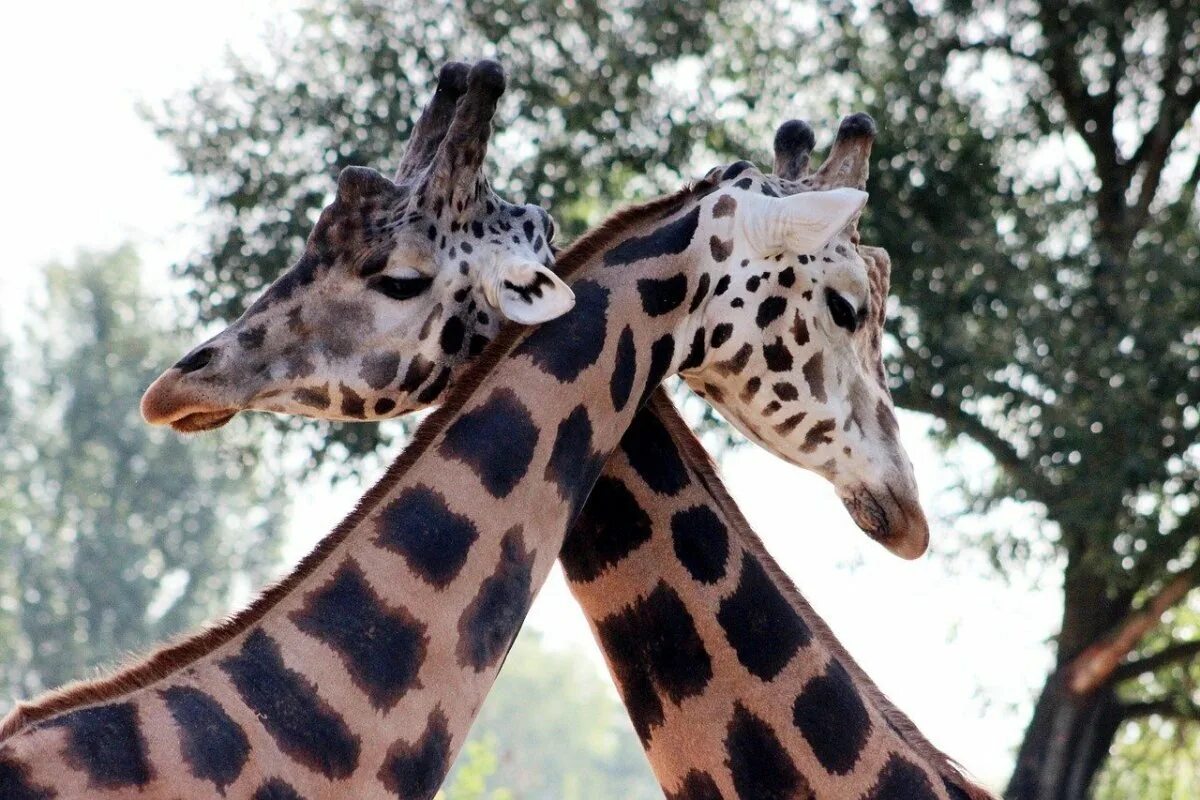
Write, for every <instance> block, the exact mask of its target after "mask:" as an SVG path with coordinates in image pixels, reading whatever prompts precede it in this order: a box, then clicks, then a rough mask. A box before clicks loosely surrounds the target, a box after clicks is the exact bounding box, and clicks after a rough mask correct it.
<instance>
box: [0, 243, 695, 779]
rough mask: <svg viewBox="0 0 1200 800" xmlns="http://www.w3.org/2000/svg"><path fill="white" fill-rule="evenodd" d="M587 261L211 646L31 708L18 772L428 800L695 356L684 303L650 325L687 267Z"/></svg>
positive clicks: (10, 726)
mask: <svg viewBox="0 0 1200 800" xmlns="http://www.w3.org/2000/svg"><path fill="white" fill-rule="evenodd" d="M647 224H661V220H649V221H647ZM630 227H631V228H633V230H632V231H630V235H631V236H632V234H633V233H634V232H636V231H637V230H639V228H638V227H637V226H636V225H632V226H630ZM599 249H600V248H597V252H596V253H594V254H593V255H598V254H599V253H598V251H599ZM594 260H595V259H594V258H591V259H588V260H584V263H583V266H582V267H581V268H580V269H579V274H580V279H579V280H577V281H575V283H574V286H573V288H574V291H575V295H576V298H577V303H576V307H575V309H574V310H573V311H572V312H571V313H570V314H568V315H566V316H564V317H562V318H560V319H559V320H555V321H554V322H552V323H548V324H546V325H543V326H541V327H540V328H537V329H535V330H534V331H532V332H531V333H530V332H526V331H524V330H520V329H517V328H514V327H510V328H509V329H507V330H506V331H505V332H504V333H502V335H501V336H500V337H498V338H497V340H496V341H495V342H493V344H492V345H491V346H490V347H489V350H488V352H486V353H485V354H484V355H483V356H481V357H480V360H479V362H478V363H477V364H475V365H473V366H472V368H471V369H470V370H469V371H468V372H467V373H466V374H465V375H464V376H463V378H462V379H461V380H460V381H459V382H458V384H457V385H456V386H455V388H454V390H453V391H452V393H451V395H450V397H449V399H448V400H447V402H446V404H445V405H444V406H443V408H442V409H440V410H439V411H438V412H436V413H435V414H434V415H433V416H432V417H431V418H430V419H429V420H427V421H426V422H425V424H423V425H422V426H421V428H420V429H419V431H418V433H417V435H416V437H415V440H414V442H413V444H412V445H410V447H409V448H408V449H407V450H406V451H405V453H404V454H403V455H402V456H401V457H400V459H398V460H397V462H396V463H395V464H393V465H392V467H391V468H389V470H388V473H387V475H386V476H385V477H384V479H383V480H382V481H380V483H379V484H378V485H377V486H376V487H375V488H374V489H372V490H371V491H370V492H369V493H368V494H367V496H366V497H365V498H364V501H363V502H362V504H361V505H360V506H359V508H358V509H357V510H356V511H355V512H354V513H353V514H351V516H350V517H349V518H347V520H346V521H344V522H343V523H342V525H341V526H339V528H338V529H337V530H335V531H334V533H333V534H331V535H330V536H329V537H327V539H326V540H325V541H324V542H322V544H321V546H320V547H319V548H318V550H317V551H316V552H314V554H312V555H311V556H310V557H309V558H308V559H306V561H305V562H304V563H302V564H301V566H300V567H299V568H298V569H297V570H296V571H295V572H294V573H293V574H292V575H291V576H289V578H288V579H285V581H283V582H282V583H281V584H280V585H278V586H277V587H275V588H274V589H272V590H270V591H268V593H267V594H266V595H264V597H263V598H262V599H261V600H260V601H259V602H258V603H256V604H255V605H254V606H253V607H252V608H251V609H249V611H248V612H246V613H245V614H243V615H241V616H240V617H239V618H236V619H235V620H234V621H233V622H231V623H230V624H228V625H226V626H224V627H223V628H219V629H218V630H216V631H214V632H212V633H210V634H208V635H207V636H201V637H199V638H197V639H194V640H191V641H189V642H187V643H185V644H184V645H182V646H179V647H176V648H169V649H168V650H167V651H164V652H163V653H162V654H160V655H159V656H157V657H153V658H151V659H150V660H148V661H145V662H142V663H141V664H139V665H136V666H135V667H133V668H132V669H130V670H126V671H124V672H122V673H118V674H117V675H115V676H113V677H111V678H108V679H106V680H105V681H101V682H98V683H92V684H85V685H84V686H82V687H76V688H74V689H68V690H66V691H65V692H63V693H61V694H59V695H57V696H52V697H50V698H48V699H46V700H43V701H40V702H38V703H36V704H34V705H33V706H32V707H27V708H24V709H20V710H18V711H17V712H15V713H14V715H13V716H12V717H11V718H10V719H9V720H8V721H6V723H5V725H4V730H3V731H0V736H3V735H4V734H5V733H11V732H14V731H15V733H13V735H9V736H7V738H3V739H0V748H2V749H0V756H2V758H0V763H2V765H3V769H4V770H7V772H8V773H11V774H15V775H19V777H20V780H21V781H22V785H23V786H28V787H35V788H36V787H52V789H53V791H54V792H55V793H56V794H55V795H54V796H56V797H62V798H67V797H83V796H90V794H89V793H94V792H95V791H96V790H97V789H98V788H103V789H110V790H114V791H117V792H128V793H129V794H130V795H132V794H135V793H136V794H137V795H138V796H139V797H140V798H147V797H149V798H156V797H160V796H162V797H167V796H170V797H181V796H182V797H206V796H211V794H212V792H213V790H214V788H215V789H216V790H218V791H219V792H221V793H222V794H227V795H228V796H236V797H250V796H252V795H254V793H255V792H256V791H260V790H262V791H266V787H269V786H271V785H272V784H270V781H274V780H284V781H286V783H287V785H288V786H289V787H290V789H289V791H294V792H297V793H298V794H297V795H295V796H300V797H305V798H314V797H326V796H347V795H355V796H363V797H368V796H396V795H399V796H401V797H405V798H431V797H432V796H433V794H434V792H435V791H436V789H437V787H438V786H439V785H440V783H441V781H442V779H443V778H444V776H445V773H446V771H447V770H448V768H449V766H450V764H451V763H452V762H453V759H454V756H455V754H456V752H457V750H458V748H459V747H460V746H461V744H462V742H463V740H464V738H465V734H466V731H467V728H468V727H469V725H470V722H471V720H472V719H473V718H474V716H475V714H476V712H477V710H478V708H479V705H480V704H481V703H482V700H483V698H484V696H485V695H486V693H487V691H488V689H489V688H490V686H491V684H492V682H493V680H494V678H495V675H496V673H497V671H498V670H499V667H500V664H501V663H502V661H503V658H504V656H505V654H506V653H507V651H508V648H509V646H510V645H511V642H512V639H513V637H514V636H515V635H516V632H517V630H518V628H519V626H520V623H521V622H522V620H523V619H524V616H525V613H526V611H527V609H528V606H529V603H530V601H531V599H532V596H533V594H534V593H535V592H536V590H537V589H538V588H539V587H540V586H541V584H542V583H543V581H544V579H545V577H546V575H547V573H548V572H549V569H550V567H551V565H552V564H553V563H554V561H555V559H556V557H557V555H558V552H559V549H560V547H561V544H562V540H563V537H564V535H565V533H566V529H567V526H568V525H569V524H570V522H571V521H572V520H573V519H574V517H575V516H576V514H577V512H578V510H579V506H580V505H581V504H582V501H583V500H584V499H585V498H586V497H587V495H588V492H589V491H590V489H591V486H592V484H593V482H594V481H595V479H596V477H597V476H598V474H599V472H600V469H601V467H602V466H603V464H604V462H605V460H606V459H607V457H608V455H609V454H610V453H611V452H612V451H613V450H614V449H615V448H616V446H617V443H618V441H619V439H620V437H621V435H622V434H623V432H624V430H625V428H626V427H627V426H628V424H629V422H630V421H631V419H632V417H633V415H634V413H635V411H636V410H637V408H638V407H639V406H640V405H641V404H642V402H643V401H644V399H645V397H646V396H647V395H648V394H649V390H652V389H653V388H654V387H656V386H657V385H658V383H659V382H660V381H661V379H662V378H663V377H664V376H665V375H667V374H671V373H672V372H673V371H674V370H675V368H676V367H677V365H678V363H679V362H680V361H681V360H682V359H683V357H684V355H683V354H682V353H677V352H676V348H675V346H674V343H675V341H677V340H679V341H686V339H685V338H684V337H685V336H686V335H687V333H688V332H687V327H688V324H689V316H688V312H687V311H686V308H687V304H686V303H679V304H678V305H677V306H676V307H674V308H672V309H670V310H668V311H663V312H660V313H655V314H652V315H651V314H645V313H643V310H642V302H641V299H640V297H641V295H640V294H639V291H638V289H637V288H636V287H637V286H638V284H639V282H644V281H659V280H665V279H668V278H677V276H684V277H683V279H684V280H690V283H691V284H693V286H694V284H695V283H696V276H695V275H690V278H689V277H688V276H689V272H688V270H689V268H690V267H691V265H692V263H693V262H694V258H693V257H691V256H689V255H688V254H687V253H686V252H681V251H679V252H676V253H674V254H668V255H665V256H661V257H655V258H645V259H642V260H639V261H638V262H637V263H636V265H633V266H629V265H626V266H625V268H623V269H616V268H611V267H606V266H598V267H596V268H593V265H592V263H589V262H591V261H594ZM643 285H644V284H643ZM691 291H692V290H691V289H689V291H688V296H690V295H691ZM214 752H217V753H218V757H214V755H213V753H214ZM58 754H63V756H62V757H60V756H59V755H58ZM181 756H182V758H181ZM217 761H219V762H220V763H216V762H217ZM34 790H35V789H31V791H34ZM114 796H120V795H114ZM262 796H263V797H273V796H276V795H272V794H263V795H262ZM278 796H284V795H278Z"/></svg>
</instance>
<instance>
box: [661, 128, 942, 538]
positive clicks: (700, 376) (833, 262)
mask: <svg viewBox="0 0 1200 800" xmlns="http://www.w3.org/2000/svg"><path fill="white" fill-rule="evenodd" d="M874 136H875V125H874V122H873V121H872V120H871V118H870V117H869V116H867V115H866V114H855V115H853V116H850V117H847V118H846V119H845V120H843V121H842V124H841V126H840V127H839V130H838V134H837V137H836V139H835V141H834V144H833V147H832V149H831V151H830V153H829V155H828V156H827V157H826V159H825V161H824V163H823V164H822V165H821V168H820V169H819V170H817V171H816V172H815V173H812V174H810V173H809V171H808V164H809V156H810V154H811V152H812V149H813V145H814V142H815V138H814V136H813V133H812V130H811V129H810V128H809V127H808V126H807V125H806V124H804V123H802V122H799V121H795V120H793V121H790V122H788V123H785V124H784V125H783V126H781V127H780V129H779V131H778V133H777V134H776V139H775V170H776V174H775V175H772V176H764V175H762V174H760V173H758V172H757V171H756V170H754V169H753V168H752V167H750V166H749V165H748V164H745V163H744V162H742V163H739V164H734V165H732V166H730V167H727V168H725V169H724V170H715V171H714V172H713V173H710V176H709V180H710V181H712V182H713V183H714V188H711V189H708V190H707V194H706V197H705V200H704V203H705V204H707V205H708V206H709V210H710V213H711V214H712V216H713V222H714V223H719V222H720V218H721V217H722V216H726V217H730V218H732V221H733V225H732V228H731V230H732V232H733V234H734V235H733V237H732V238H731V239H730V240H722V239H721V238H720V236H718V235H714V236H713V237H712V241H711V251H712V257H713V259H714V261H715V262H717V266H718V269H717V271H716V272H715V273H713V280H714V284H713V289H712V291H711V293H710V294H709V296H708V297H707V298H706V299H705V300H704V301H703V302H704V309H703V313H702V314H701V317H700V319H699V320H698V321H697V322H696V323H695V327H694V329H693V330H694V339H693V341H692V345H691V354H690V355H689V356H688V359H687V361H685V363H684V365H683V367H682V369H681V371H682V373H683V377H684V379H685V380H686V381H687V382H688V384H689V385H690V386H692V388H693V389H695V390H696V391H697V392H698V393H699V394H701V395H702V396H704V397H706V398H707V399H708V400H709V401H710V402H712V403H713V404H714V405H715V406H716V407H718V408H719V409H720V410H721V412H722V413H723V414H724V416H725V417H726V418H727V419H728V420H729V421H730V422H731V423H732V424H733V425H734V426H735V427H737V428H738V429H739V430H741V431H742V432H743V433H745V434H746V435H747V436H748V437H749V438H751V439H752V440H754V441H755V442H757V443H758V444H760V445H762V446H764V447H766V448H767V449H768V450H770V451H772V452H774V453H775V454H777V455H779V456H780V457H782V458H783V459H785V460H787V461H790V462H792V463H794V464H797V465H799V466H801V467H804V468H806V469H810V470H813V471H815V472H817V473H818V474H820V475H822V476H823V477H825V478H826V479H827V480H829V481H830V482H831V483H832V484H833V485H834V487H835V488H836V490H837V492H838V496H839V497H840V498H841V500H842V502H843V503H844V504H845V506H846V508H847V509H848V510H849V512H850V514H851V516H852V517H853V518H854V520H855V522H856V523H857V524H858V525H859V527H861V528H862V529H863V530H864V531H866V532H867V533H868V534H869V535H871V536H872V537H873V538H875V539H876V540H878V541H879V542H880V543H882V544H883V545H884V546H885V547H887V548H888V549H890V550H892V551H893V552H894V553H897V554H898V555H901V556H904V557H906V558H915V557H917V556H919V555H921V554H922V553H923V552H924V551H925V549H926V547H927V546H928V538H929V529H928V524H927V522H926V520H925V515H924V513H923V511H922V509H921V505H920V502H919V499H918V494H917V486H916V479H915V476H914V474H913V469H912V465H911V463H910V462H909V459H908V456H907V455H906V453H905V451H904V448H903V446H902V445H901V442H900V438H899V431H898V427H897V424H896V417H895V409H894V406H893V404H892V398H891V393H890V392H889V390H888V387H887V381H886V377H885V373H884V369H883V362H882V356H881V350H880V346H881V341H882V336H883V324H884V318H885V314H886V304H887V296H888V287H889V274H890V269H891V262H890V259H889V258H888V255H887V253H886V252H885V251H884V250H883V249H881V248H877V247H866V246H863V245H861V244H859V236H858V229H857V220H858V214H859V211H860V210H861V208H862V205H863V203H864V202H865V199H866V195H865V193H863V192H862V191H861V189H863V188H864V187H865V185H866V179H867V169H868V161H869V156H870V151H871V144H872V142H873V140H874ZM731 190H732V191H731ZM847 219H848V220H849V222H848V224H845V223H846V220H847ZM829 224H832V225H833V226H834V227H835V230H833V232H832V235H831V236H830V235H828V234H829V230H828V229H823V228H822V225H829ZM714 228H715V229H717V230H718V232H719V228H720V226H719V225H716V224H714ZM726 230H730V228H726ZM813 242H817V244H816V245H815V246H814V245H813ZM718 275H719V276H720V277H719V278H718V277H717V276H718ZM694 302H695V301H694Z"/></svg>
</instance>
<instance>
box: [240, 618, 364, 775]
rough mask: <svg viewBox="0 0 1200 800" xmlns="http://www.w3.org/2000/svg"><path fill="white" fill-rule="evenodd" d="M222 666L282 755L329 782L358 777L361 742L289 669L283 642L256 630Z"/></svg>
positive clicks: (301, 676)
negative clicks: (329, 780) (320, 775)
mask: <svg viewBox="0 0 1200 800" xmlns="http://www.w3.org/2000/svg"><path fill="white" fill-rule="evenodd" d="M218 665H219V666H220V667H221V669H222V670H223V671H224V672H225V674H226V675H228V676H229V679H230V681H232V683H233V685H234V688H236V689H237V691H238V694H239V695H240V696H241V698H242V701H243V702H244V703H245V704H246V705H247V706H248V707H249V708H250V710H251V711H253V712H254V713H255V715H257V717H258V720H259V722H260V723H261V724H262V726H263V728H265V729H266V731H267V733H269V734H270V735H271V738H273V739H274V740H275V744H277V745H278V746H279V749H280V750H282V751H283V752H284V753H286V754H287V755H288V756H289V757H291V758H293V759H295V760H296V761H299V762H300V763H301V764H304V765H305V766H307V767H308V768H309V769H312V770H315V771H317V772H320V773H321V774H322V775H324V776H325V777H327V778H346V777H349V776H350V775H351V774H352V773H353V772H354V770H355V768H356V767H357V766H358V756H359V752H360V750H361V746H362V743H361V740H360V739H359V737H358V736H355V735H354V734H353V733H352V732H351V731H350V728H349V727H348V726H347V725H346V721H345V720H344V719H342V718H341V716H339V715H338V713H337V712H336V711H334V710H333V708H332V707H330V705H329V704H328V703H326V702H325V701H324V700H322V699H321V697H320V695H318V694H317V687H316V686H314V685H313V684H312V683H310V682H309V680H308V679H307V678H305V677H304V676H303V675H301V674H300V673H299V672H296V671H295V670H292V669H288V668H287V667H286V666H285V665H284V663H283V652H282V650H281V648H280V647H279V643H278V642H276V641H275V640H274V639H272V638H271V637H270V636H268V635H267V634H266V633H265V632H264V631H263V629H262V628H254V629H253V630H251V631H250V633H249V634H247V635H246V640H245V641H244V642H242V647H241V649H240V650H239V651H238V652H237V654H236V655H232V656H229V657H227V658H224V659H222V660H221V661H220V662H218Z"/></svg>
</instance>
